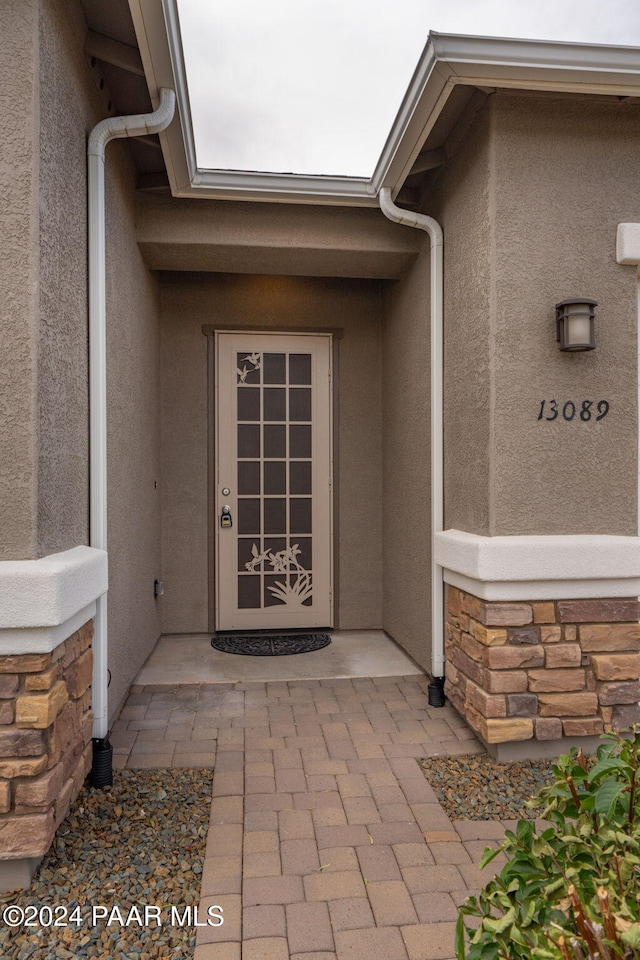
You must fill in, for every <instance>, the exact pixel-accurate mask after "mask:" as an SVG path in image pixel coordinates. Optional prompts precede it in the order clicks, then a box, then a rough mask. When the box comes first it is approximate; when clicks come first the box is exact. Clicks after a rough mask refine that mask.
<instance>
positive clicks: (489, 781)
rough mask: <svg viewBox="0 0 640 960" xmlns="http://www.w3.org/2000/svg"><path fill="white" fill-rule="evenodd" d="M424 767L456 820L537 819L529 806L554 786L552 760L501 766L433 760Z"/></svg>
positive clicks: (482, 760)
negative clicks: (527, 803)
mask: <svg viewBox="0 0 640 960" xmlns="http://www.w3.org/2000/svg"><path fill="white" fill-rule="evenodd" d="M420 766H421V767H422V772H423V773H424V775H425V777H426V778H427V780H428V781H429V783H430V784H431V786H432V787H433V789H434V790H435V792H436V794H437V796H438V800H439V801H440V803H441V804H442V806H443V807H444V809H445V812H446V813H447V815H448V816H449V817H450V818H451V819H452V820H523V819H529V820H532V819H535V817H536V811H534V810H529V809H528V808H527V807H526V806H525V804H526V802H527V800H531V798H532V797H534V796H535V795H536V793H537V792H538V790H539V789H540V787H543V786H545V784H547V783H551V782H553V771H552V769H551V762H550V761H549V760H519V761H512V762H510V763H500V762H498V761H497V760H492V759H491V757H489V756H487V755H485V754H479V755H478V754H474V755H473V756H459V757H430V758H429V759H426V760H421V761H420ZM538 816H539V814H538Z"/></svg>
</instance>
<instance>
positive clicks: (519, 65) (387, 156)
mask: <svg viewBox="0 0 640 960" xmlns="http://www.w3.org/2000/svg"><path fill="white" fill-rule="evenodd" d="M456 84H465V85H469V86H478V87H495V88H504V89H519V90H547V91H557V92H558V93H583V94H589V93H595V94H600V95H610V96H638V94H639V92H640V48H638V47H620V46H613V47H612V46H596V45H589V44H581V43H563V42H554V41H537V40H510V39H502V38H499V37H468V36H462V35H456V34H440V33H436V32H434V31H432V32H431V33H430V34H429V41H428V43H427V45H426V47H425V49H424V52H423V54H422V57H421V58H420V62H419V63H418V66H417V68H416V70H415V73H414V75H413V78H412V80H411V83H410V84H409V88H408V90H407V93H406V95H405V98H404V100H403V102H402V105H401V107H400V110H399V111H398V114H397V115H396V119H395V121H394V123H393V127H392V129H391V133H390V134H389V137H388V138H387V142H386V144H385V147H384V149H383V151H382V154H381V157H380V161H379V162H378V165H377V167H376V170H375V173H374V175H373V182H374V185H375V186H376V187H377V189H380V188H381V187H389V188H390V189H391V190H392V193H393V194H394V195H395V194H396V193H397V192H398V190H399V189H400V187H401V186H402V184H403V183H404V181H405V179H406V177H407V175H408V174H409V172H410V170H411V167H412V166H413V164H414V162H415V159H416V157H417V156H418V154H419V152H420V149H421V148H422V146H423V144H424V142H425V141H426V139H427V137H428V135H429V133H430V131H431V129H432V128H433V126H434V124H435V122H436V120H437V119H438V116H439V114H440V112H441V110H442V107H443V106H444V103H445V102H446V100H447V98H448V96H449V94H450V93H451V90H452V89H453V87H454V86H455V85H456Z"/></svg>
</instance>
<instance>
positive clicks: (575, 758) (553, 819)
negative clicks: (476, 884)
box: [456, 725, 640, 960]
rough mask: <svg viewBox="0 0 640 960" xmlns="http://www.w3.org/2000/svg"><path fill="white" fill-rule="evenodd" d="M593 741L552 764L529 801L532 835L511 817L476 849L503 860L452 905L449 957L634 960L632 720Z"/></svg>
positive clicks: (637, 758)
mask: <svg viewBox="0 0 640 960" xmlns="http://www.w3.org/2000/svg"><path fill="white" fill-rule="evenodd" d="M602 739H603V741H604V742H603V743H602V744H601V745H600V746H599V747H598V750H597V753H596V755H595V756H594V757H591V758H587V757H585V756H584V754H583V753H582V751H576V749H575V747H574V748H573V749H572V750H571V752H570V753H569V754H568V755H566V756H563V757H560V758H559V759H558V760H557V762H556V763H555V764H554V765H553V771H554V774H555V783H553V784H552V785H551V786H547V787H543V788H542V790H540V792H539V793H538V795H537V797H536V799H535V800H533V801H530V803H529V806H531V807H541V808H542V807H544V809H543V811H542V813H541V817H542V818H543V819H544V820H545V821H548V823H549V825H548V826H545V828H544V829H543V830H542V832H541V833H538V832H537V830H536V826H535V824H534V823H532V822H531V821H529V820H520V822H519V823H518V826H517V830H516V832H515V833H514V832H513V831H511V830H509V831H507V833H506V840H505V842H504V843H503V844H502V846H501V847H499V848H498V850H486V851H485V854H484V856H483V858H482V860H481V861H480V866H481V867H483V866H485V865H486V864H488V863H490V862H491V861H492V860H493V859H494V858H495V857H496V856H497V855H498V854H499V853H500V851H504V852H505V853H506V855H507V857H508V862H507V864H506V865H505V866H504V867H503V868H502V870H501V871H500V873H499V874H498V875H497V876H496V877H495V878H494V879H493V880H492V881H491V882H490V883H488V884H487V886H486V887H485V888H484V890H483V891H482V893H481V894H480V896H479V897H478V898H476V897H471V898H469V899H468V900H467V901H466V903H465V904H464V905H463V906H462V907H461V908H460V914H459V917H458V924H457V929H456V955H457V957H458V958H459V960H465V957H466V958H467V960H498V958H506V960H640V902H639V891H640V772H639V770H638V768H639V766H640V725H638V726H636V727H634V728H633V730H632V731H631V734H630V735H628V736H627V737H623V736H621V735H618V734H605V735H604V736H603V738H602ZM467 917H475V918H480V923H479V925H477V920H476V923H475V924H471V925H470V924H469V923H468V922H465V921H466V918H467ZM476 925H477V928H476ZM467 942H468V945H467Z"/></svg>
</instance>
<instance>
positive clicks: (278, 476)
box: [264, 460, 304, 496]
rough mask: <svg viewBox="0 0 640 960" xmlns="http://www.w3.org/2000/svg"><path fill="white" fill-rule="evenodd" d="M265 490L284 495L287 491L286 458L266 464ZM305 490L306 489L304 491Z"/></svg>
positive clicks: (267, 492)
mask: <svg viewBox="0 0 640 960" xmlns="http://www.w3.org/2000/svg"><path fill="white" fill-rule="evenodd" d="M264 492H265V493H266V494H274V493H275V494H279V495H280V496H284V495H285V494H286V492H287V465H286V463H285V462H284V460H276V461H275V463H274V462H273V461H269V460H267V461H266V462H265V464H264ZM303 492H304V491H303Z"/></svg>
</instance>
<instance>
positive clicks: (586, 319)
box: [556, 297, 598, 353]
mask: <svg viewBox="0 0 640 960" xmlns="http://www.w3.org/2000/svg"><path fill="white" fill-rule="evenodd" d="M597 306H598V301H597V300H590V299H589V297H569V299H568V300H561V301H560V303H556V340H557V341H558V342H559V343H560V349H561V350H570V351H572V352H574V353H577V352H578V351H580V350H595V348H596V338H595V332H594V318H595V313H596V309H595V308H596V307H597Z"/></svg>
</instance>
